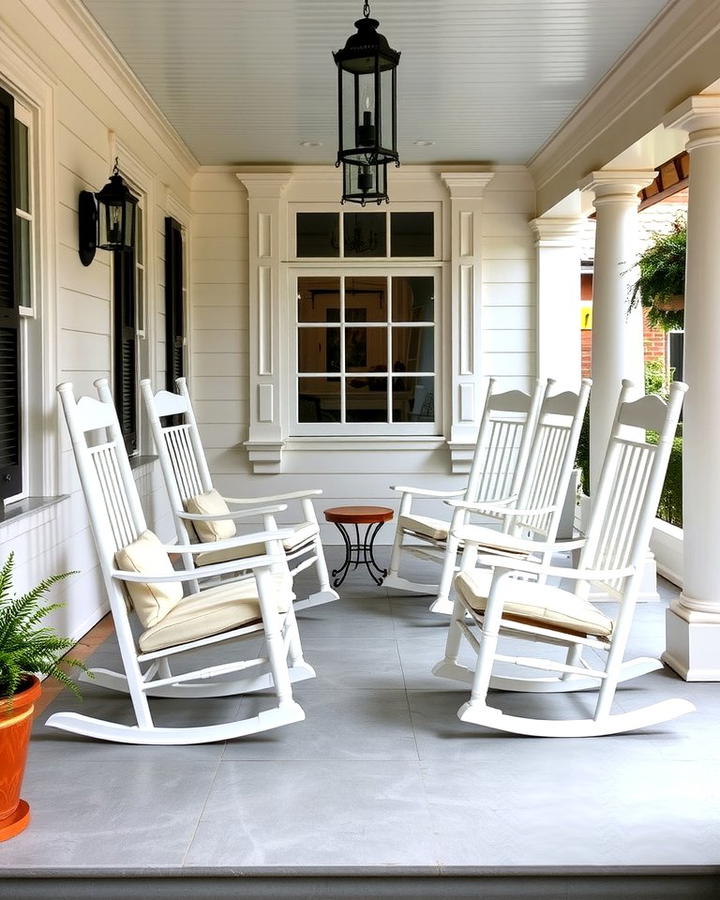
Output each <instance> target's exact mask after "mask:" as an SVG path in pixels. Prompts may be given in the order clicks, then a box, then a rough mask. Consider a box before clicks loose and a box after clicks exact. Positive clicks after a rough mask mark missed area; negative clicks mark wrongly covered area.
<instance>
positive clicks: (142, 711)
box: [47, 383, 315, 745]
mask: <svg viewBox="0 0 720 900" xmlns="http://www.w3.org/2000/svg"><path fill="white" fill-rule="evenodd" d="M58 392H59V394H60V398H61V401H62V406H63V410H64V412H65V418H66V421H67V424H68V430H69V432H70V437H71V440H72V446H73V451H74V454H75V460H76V462H77V466H78V471H79V474H80V482H81V485H82V490H83V494H84V496H85V501H86V503H87V507H88V512H89V515H90V524H91V527H92V532H93V536H94V539H95V545H96V548H97V552H98V556H99V559H100V568H101V571H102V575H103V581H104V583H105V587H106V589H107V593H108V598H109V601H110V609H111V612H112V616H113V621H114V624H115V632H116V635H117V640H118V644H119V647H120V654H121V658H122V662H123V668H124V672H111V671H108V670H107V669H95V670H93V671H92V675H93V676H94V679H93V680H94V683H95V684H99V685H101V686H103V687H106V688H108V689H110V690H115V691H120V692H123V693H128V694H130V698H131V700H132V705H133V708H134V712H135V717H136V720H137V724H136V725H123V724H120V723H117V722H111V721H105V720H101V719H96V718H91V717H89V716H85V715H79V714H77V713H72V712H60V713H55V714H54V715H52V716H51V717H50V718H49V719H48V721H47V724H48V725H50V726H52V727H54V728H60V729H63V730H65V731H71V732H74V733H76V734H82V735H87V736H89V737H94V738H99V739H101V740H109V741H117V742H121V743H129V744H166V745H170V744H198V743H206V742H209V741H219V740H229V739H231V738H236V737H240V736H242V735H248V734H254V733H256V732H259V731H266V730H268V729H270V728H277V727H279V726H281V725H288V724H290V723H291V722H299V721H302V720H303V719H304V718H305V714H304V712H303V710H302V708H301V707H300V706H299V705H298V704H297V703H296V702H295V701H294V699H293V696H292V688H291V682H293V681H302V680H305V679H307V678H312V677H314V675H315V672H314V671H313V669H312V667H311V666H309V665H308V664H307V663H306V662H305V661H304V660H303V656H302V647H301V644H300V637H299V634H298V630H297V624H296V621H295V613H294V610H293V605H292V600H293V594H292V582H291V578H290V574H289V571H288V567H287V561H286V559H285V554H284V553H283V551H282V546H281V541H282V540H283V539H284V538H286V537H287V536H288V532H287V531H279V530H277V529H275V528H274V522H273V520H272V517H271V515H270V513H272V512H273V511H276V510H279V509H280V510H281V509H284V507H283V506H279V507H278V506H276V507H270V508H269V509H266V510H265V514H266V527H267V529H268V530H266V531H263V532H259V533H256V534H252V535H247V536H244V537H237V538H234V539H232V540H226V541H222V542H219V544H218V549H219V550H223V551H225V550H231V551H234V550H236V549H237V548H238V547H247V546H248V545H250V544H252V545H255V546H257V545H260V547H261V548H262V552H261V553H257V554H255V555H253V556H251V557H247V558H243V559H241V560H233V561H231V562H224V563H220V564H217V565H208V566H207V567H205V568H203V569H202V570H200V571H199V570H198V569H196V568H191V569H189V570H188V569H180V570H174V569H173V566H172V564H171V562H170V558H169V556H168V553H181V554H195V553H197V552H199V550H200V549H201V547H202V545H189V546H187V545H171V546H168V547H165V546H163V545H162V544H161V543H160V541H159V540H158V538H156V537H155V535H154V534H152V532H150V531H148V530H147V524H146V521H145V517H144V515H143V511H142V507H141V505H140V498H139V496H138V492H137V488H136V487H135V481H134V479H133V475H132V471H131V469H130V463H129V460H128V457H127V453H126V451H125V445H124V442H123V437H122V434H121V431H120V425H119V422H118V418H117V413H116V412H115V407H114V405H113V403H112V400H111V399H110V400H105V401H100V400H95V399H94V398H91V397H82V398H81V399H80V400H79V401H76V400H75V397H74V395H73V390H72V385H71V384H69V383H64V384H61V385H59V386H58ZM98 433H99V434H101V435H102V436H103V437H102V438H101V441H100V443H95V444H91V439H92V438H93V437H94V436H96V435H97V434H98ZM242 573H250V575H251V576H254V577H251V578H248V577H245V578H238V580H236V581H231V582H228V581H224V582H222V583H221V584H220V585H219V586H215V587H211V588H207V589H201V590H199V591H197V592H195V593H191V594H189V595H186V596H183V589H182V585H183V584H186V583H188V582H189V583H193V582H195V583H196V582H197V581H198V580H204V579H206V578H208V577H215V576H227V575H231V574H234V575H236V576H237V575H241V574H242ZM126 591H127V595H126ZM128 599H129V601H130V603H131V604H132V607H133V609H134V613H135V615H136V616H137V618H138V619H139V620H140V622H141V624H142V626H143V629H144V630H143V631H142V632H141V633H140V635H139V637H138V638H137V639H136V638H135V637H134V635H133V631H132V629H131V623H130V612H129V605H128ZM258 636H264V638H265V647H266V653H267V655H266V656H263V657H258V658H254V659H249V660H233V661H230V662H227V661H225V662H221V663H219V664H216V665H209V666H204V667H203V668H200V669H197V670H195V671H189V672H182V673H176V674H174V673H172V672H171V670H170V660H171V659H172V658H173V657H175V656H177V655H179V654H182V653H185V652H186V651H189V650H195V649H197V648H199V647H211V646H214V645H215V644H219V643H221V642H224V641H230V640H234V639H241V638H246V637H258ZM288 657H289V659H290V665H289V666H288ZM253 668H254V669H256V673H255V674H249V675H244V676H243V677H241V678H239V679H238V678H236V679H234V680H228V679H227V678H226V677H224V676H229V675H232V673H235V672H244V671H245V670H251V669H253ZM81 678H83V679H84V680H87V677H86V676H81ZM263 688H272V689H273V690H274V692H275V694H276V697H277V703H276V705H275V706H274V707H273V708H271V709H268V710H265V711H262V712H260V713H258V715H255V716H250V717H248V718H246V719H240V720H237V721H233V722H227V723H223V724H212V725H204V726H203V725H199V726H190V727H178V728H173V727H162V728H160V727H157V726H156V725H155V724H154V722H153V719H152V715H151V712H150V706H149V703H148V697H173V698H210V697H224V696H233V695H236V694H241V693H248V692H251V691H258V690H261V689H263Z"/></svg>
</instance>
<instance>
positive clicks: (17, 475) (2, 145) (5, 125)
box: [0, 88, 22, 501]
mask: <svg viewBox="0 0 720 900" xmlns="http://www.w3.org/2000/svg"><path fill="white" fill-rule="evenodd" d="M14 134H15V104H14V102H13V98H12V96H11V95H10V94H8V93H7V92H6V91H3V90H2V89H1V88H0V501H2V500H4V499H5V498H6V497H12V496H14V495H15V494H19V493H20V491H21V490H22V445H21V436H22V428H21V417H20V402H21V395H20V371H21V369H20V314H19V312H18V304H17V297H16V294H15V278H14V270H15V240H14V237H15V190H14V177H13V175H14V143H15V141H14Z"/></svg>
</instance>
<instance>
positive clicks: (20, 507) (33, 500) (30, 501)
mask: <svg viewBox="0 0 720 900" xmlns="http://www.w3.org/2000/svg"><path fill="white" fill-rule="evenodd" d="M68 497H69V494H61V495H60V496H59V497H26V498H25V499H24V500H16V501H15V503H11V504H10V505H9V506H6V507H5V508H4V509H2V508H0V526H1V525H7V524H10V523H15V522H19V521H20V520H21V519H24V518H27V516H31V515H33V514H35V513H39V512H43V511H44V510H46V509H50V507H52V506H57V504H58V503H62V501H63V500H67V498H68Z"/></svg>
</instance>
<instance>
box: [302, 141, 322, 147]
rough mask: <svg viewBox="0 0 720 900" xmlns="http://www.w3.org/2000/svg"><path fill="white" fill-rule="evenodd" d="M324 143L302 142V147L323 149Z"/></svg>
mask: <svg viewBox="0 0 720 900" xmlns="http://www.w3.org/2000/svg"><path fill="white" fill-rule="evenodd" d="M322 145H323V142H322V141H300V146H301V147H322Z"/></svg>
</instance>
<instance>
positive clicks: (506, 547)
mask: <svg viewBox="0 0 720 900" xmlns="http://www.w3.org/2000/svg"><path fill="white" fill-rule="evenodd" d="M552 384H553V382H551V383H550V386H552ZM591 384H592V382H591V381H590V379H588V378H585V379H583V381H582V383H581V385H580V391H579V392H578V393H577V394H575V393H572V392H571V391H566V392H563V393H560V394H555V395H553V396H552V397H551V396H549V395H548V394H547V393H546V395H545V397H544V398H543V402H542V405H541V406H540V413H539V415H538V418H537V423H536V426H535V431H534V434H533V438H532V444H531V446H530V453H529V456H528V461H527V465H526V466H525V469H524V472H523V477H522V479H521V482H520V490H519V493H518V496H517V499H516V500H515V501H513V502H512V503H500V504H493V503H487V502H485V503H483V502H480V503H468V502H467V501H466V500H446V501H445V503H447V504H448V506H451V507H454V512H453V518H452V523H451V525H450V534H449V536H448V539H447V546H446V550H445V559H444V560H443V570H442V575H441V577H440V590H439V592H438V596H437V599H436V600H435V602H434V603H433V605H432V606H431V607H430V609H431V610H432V612H436V613H444V614H446V615H451V614H452V611H453V604H452V601H451V600H450V598H449V593H450V586H451V584H452V579H453V574H454V573H455V572H456V571H457V568H458V567H457V554H458V551H459V550H460V546H461V545H460V541H459V540H458V538H457V537H456V536H455V535H456V533H457V531H458V530H459V529H460V528H462V527H463V526H465V525H468V524H469V518H470V513H478V514H482V515H485V516H494V517H496V518H497V519H499V520H500V522H501V525H502V528H501V530H499V531H498V530H496V529H495V528H490V527H488V526H483V525H475V526H473V527H472V533H473V536H474V541H476V542H478V543H480V544H482V545H483V547H484V548H486V551H485V552H489V553H512V554H517V555H518V556H520V557H523V556H524V557H526V558H527V557H528V556H536V555H538V554H540V555H541V557H542V561H543V563H546V564H549V563H550V559H551V557H552V554H553V553H554V552H556V551H557V548H556V547H555V546H554V544H555V539H556V538H557V533H558V528H559V527H560V520H561V518H562V514H563V510H564V506H565V500H566V496H567V492H568V485H569V483H570V475H571V474H572V469H573V466H574V464H575V454H576V451H577V445H578V441H579V440H580V430H581V429H582V423H583V416H584V415H585V407H586V406H587V402H588V398H589V396H590V385H591ZM568 549H569V548H568ZM486 573H487V581H488V585H489V583H490V581H491V580H492V571H491V570H490V569H487V570H486ZM475 574H476V577H479V572H476V573H475Z"/></svg>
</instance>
